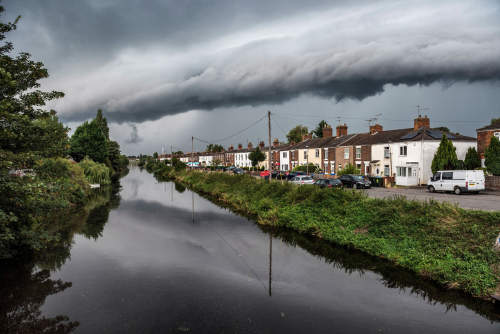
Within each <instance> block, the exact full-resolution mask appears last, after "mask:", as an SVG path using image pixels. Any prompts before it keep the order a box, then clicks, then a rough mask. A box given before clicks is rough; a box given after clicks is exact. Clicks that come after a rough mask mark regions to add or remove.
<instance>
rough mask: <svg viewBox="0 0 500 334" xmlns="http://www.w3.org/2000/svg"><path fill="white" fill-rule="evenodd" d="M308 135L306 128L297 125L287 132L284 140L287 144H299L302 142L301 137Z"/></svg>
mask: <svg viewBox="0 0 500 334" xmlns="http://www.w3.org/2000/svg"><path fill="white" fill-rule="evenodd" d="M308 133H309V130H308V129H307V126H303V125H297V126H296V127H294V128H293V129H291V130H290V131H289V132H288V134H287V135H286V138H287V139H288V142H289V143H292V142H294V143H300V142H301V141H302V136H304V135H307V134H308Z"/></svg>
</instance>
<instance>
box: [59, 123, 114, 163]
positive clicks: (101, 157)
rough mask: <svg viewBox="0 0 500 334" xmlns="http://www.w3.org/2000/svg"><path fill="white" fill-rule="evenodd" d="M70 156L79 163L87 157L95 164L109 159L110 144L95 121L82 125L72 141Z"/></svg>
mask: <svg viewBox="0 0 500 334" xmlns="http://www.w3.org/2000/svg"><path fill="white" fill-rule="evenodd" d="M69 154H70V155H71V157H72V158H73V159H75V160H76V161H77V162H79V161H81V160H82V159H83V158H85V156H88V157H89V158H90V159H92V160H94V161H95V162H105V161H106V158H107V157H108V142H107V140H106V137H105V135H104V133H103V132H102V131H101V128H100V127H99V126H98V124H97V123H96V122H95V120H93V121H92V122H90V123H89V122H85V123H83V124H82V125H80V126H79V127H78V128H77V129H76V131H75V133H74V134H73V136H72V137H71V140H70V151H69Z"/></svg>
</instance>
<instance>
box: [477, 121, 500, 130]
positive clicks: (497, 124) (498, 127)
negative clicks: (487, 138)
mask: <svg viewBox="0 0 500 334" xmlns="http://www.w3.org/2000/svg"><path fill="white" fill-rule="evenodd" d="M486 130H500V122H495V123H493V124H490V125H487V126H484V127H482V128H480V129H477V130H476V131H486Z"/></svg>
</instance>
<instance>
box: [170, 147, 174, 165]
mask: <svg viewBox="0 0 500 334" xmlns="http://www.w3.org/2000/svg"><path fill="white" fill-rule="evenodd" d="M173 159H174V149H173V147H172V144H170V166H173V165H174V163H173V161H172V160H173Z"/></svg>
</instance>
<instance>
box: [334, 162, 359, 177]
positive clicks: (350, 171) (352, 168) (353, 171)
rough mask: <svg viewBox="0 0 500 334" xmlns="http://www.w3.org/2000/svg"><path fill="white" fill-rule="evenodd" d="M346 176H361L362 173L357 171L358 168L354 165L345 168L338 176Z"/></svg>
mask: <svg viewBox="0 0 500 334" xmlns="http://www.w3.org/2000/svg"><path fill="white" fill-rule="evenodd" d="M346 174H355V175H358V174H361V171H360V170H359V169H357V168H356V166H354V165H353V164H347V165H346V166H345V167H344V168H342V169H341V170H339V171H338V173H337V175H338V176H341V175H346Z"/></svg>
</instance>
